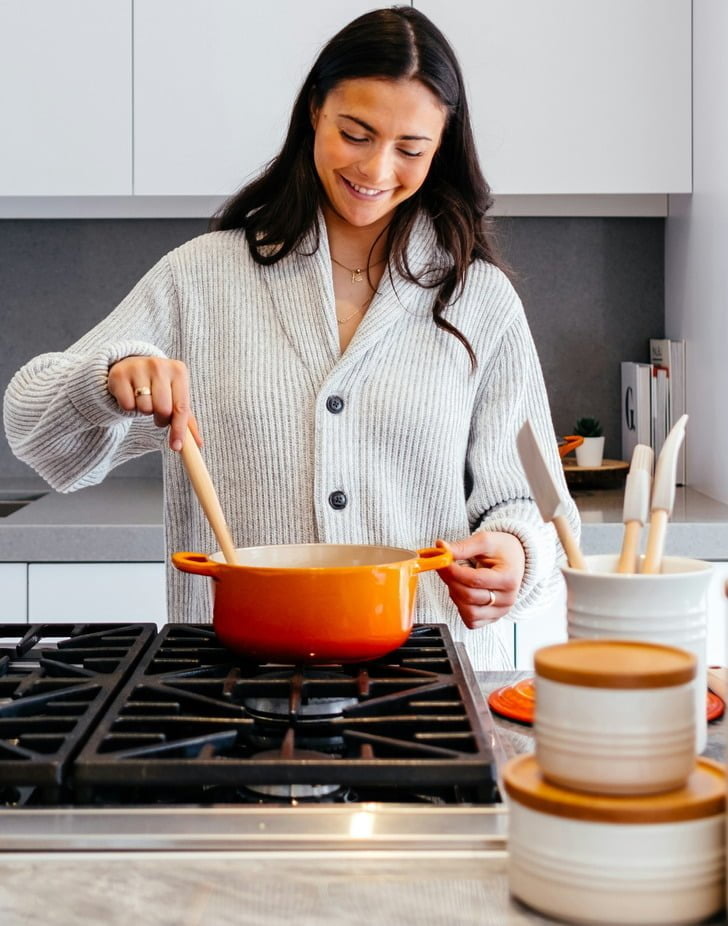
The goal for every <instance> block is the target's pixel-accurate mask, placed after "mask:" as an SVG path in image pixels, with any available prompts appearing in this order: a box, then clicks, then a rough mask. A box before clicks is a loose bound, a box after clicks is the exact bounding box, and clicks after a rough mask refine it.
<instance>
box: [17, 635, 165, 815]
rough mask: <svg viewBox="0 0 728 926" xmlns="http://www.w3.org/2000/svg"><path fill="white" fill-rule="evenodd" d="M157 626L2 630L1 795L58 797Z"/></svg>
mask: <svg viewBox="0 0 728 926" xmlns="http://www.w3.org/2000/svg"><path fill="white" fill-rule="evenodd" d="M155 630H156V628H155V627H154V625H153V624H31V625H28V624H0V791H4V790H6V789H9V793H13V787H14V786H16V785H17V786H39V788H40V792H39V793H41V794H42V795H43V796H44V797H45V798H47V799H49V800H50V799H54V798H55V797H57V796H58V794H59V789H60V787H61V785H62V783H63V779H64V774H65V771H66V769H67V767H68V765H69V763H70V762H71V761H72V759H73V756H74V755H75V753H76V752H77V751H78V750H79V748H80V747H81V745H82V744H83V742H84V740H85V738H86V736H87V734H88V732H89V730H90V728H91V726H92V725H93V723H94V722H95V721H96V719H97V717H98V715H99V714H100V713H101V711H102V710H103V709H104V707H105V706H106V704H107V703H108V702H109V701H110V699H111V698H112V696H113V695H114V693H115V692H116V691H117V690H118V689H119V687H120V686H121V684H122V683H123V682H124V681H125V680H126V678H127V677H128V675H129V672H130V671H131V669H132V667H133V665H134V663H135V662H136V660H137V659H138V658H139V656H140V655H141V653H142V652H143V650H144V648H145V647H146V646H147V645H148V643H149V642H150V641H151V640H152V638H153V636H154V634H155Z"/></svg>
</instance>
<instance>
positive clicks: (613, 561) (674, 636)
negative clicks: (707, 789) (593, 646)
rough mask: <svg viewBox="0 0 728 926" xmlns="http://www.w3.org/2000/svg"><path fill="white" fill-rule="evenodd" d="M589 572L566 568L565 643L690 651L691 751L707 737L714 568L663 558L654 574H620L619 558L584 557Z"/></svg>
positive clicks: (679, 558) (678, 558) (698, 749)
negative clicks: (640, 643) (628, 643)
mask: <svg viewBox="0 0 728 926" xmlns="http://www.w3.org/2000/svg"><path fill="white" fill-rule="evenodd" d="M585 559H586V563H587V570H588V571H587V570H582V569H571V568H570V567H565V568H564V569H563V570H562V572H563V574H564V578H565V579H566V598H567V610H566V618H567V631H568V635H569V639H605V638H606V639H620V640H645V641H646V642H648V643H664V644H665V645H667V646H678V647H681V648H682V649H686V650H688V651H689V652H691V653H692V654H693V655H694V656H695V658H696V660H697V673H696V675H695V682H694V686H695V687H694V690H695V703H694V708H695V725H696V726H695V733H696V736H695V751H696V752H702V751H703V750H704V749H705V746H706V742H707V735H708V723H707V711H706V697H707V687H708V679H707V665H706V661H707V660H706V648H705V647H706V642H705V640H706V632H707V622H708V616H707V607H708V605H707V601H708V585H709V583H710V577H711V570H712V567H711V565H710V563H705V562H703V561H702V560H697V559H688V558H687V557H684V556H665V557H663V559H662V572H660V573H658V574H657V575H642V574H632V575H629V574H624V573H618V572H617V571H616V570H617V563H618V561H619V557H618V556H611V555H600V556H587V557H585Z"/></svg>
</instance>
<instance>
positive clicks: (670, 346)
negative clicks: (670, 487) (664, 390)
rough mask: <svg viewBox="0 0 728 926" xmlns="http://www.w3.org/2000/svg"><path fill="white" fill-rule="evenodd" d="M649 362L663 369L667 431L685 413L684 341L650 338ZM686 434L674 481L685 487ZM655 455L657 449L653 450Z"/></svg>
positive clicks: (686, 434)
mask: <svg viewBox="0 0 728 926" xmlns="http://www.w3.org/2000/svg"><path fill="white" fill-rule="evenodd" d="M650 362H651V363H652V364H653V365H654V366H656V367H660V368H662V369H664V370H665V371H666V374H667V379H668V400H667V401H668V419H667V430H668V431H669V430H670V428H671V427H672V426H673V425H674V424H675V422H676V421H678V419H679V418H681V417H682V416H683V415H684V414H685V412H686V411H687V394H686V371H685V341H683V340H672V339H670V338H650ZM688 432H689V429H688V430H686V432H685V439H684V441H683V444H682V446H681V447H680V452H679V454H678V459H677V473H676V476H675V481H676V482H677V484H678V485H685V482H686V478H687V474H686V462H685V455H686V447H687V445H688ZM655 452H656V453H657V452H658V451H657V448H655Z"/></svg>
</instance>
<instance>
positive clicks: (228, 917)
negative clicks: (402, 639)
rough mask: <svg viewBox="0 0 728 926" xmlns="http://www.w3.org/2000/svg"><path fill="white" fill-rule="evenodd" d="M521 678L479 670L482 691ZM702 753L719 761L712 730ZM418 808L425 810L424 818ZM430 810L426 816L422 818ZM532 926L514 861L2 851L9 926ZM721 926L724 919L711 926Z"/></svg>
mask: <svg viewBox="0 0 728 926" xmlns="http://www.w3.org/2000/svg"><path fill="white" fill-rule="evenodd" d="M523 677H525V673H496V672H489V673H479V675H478V681H479V684H480V686H481V690H482V691H483V694H484V695H486V696H487V694H488V693H489V692H490V691H492V690H493V689H495V688H498V687H500V686H501V685H505V684H510V683H511V682H513V681H516V680H518V679H521V678H523ZM495 719H496V725H497V729H498V734H499V737H500V739H501V741H502V745H503V747H504V750H505V752H506V753H508V754H517V753H522V752H529V751H531V749H532V747H533V739H532V733H531V728H530V727H528V726H524V725H522V724H517V723H513V722H510V721H507V720H504V719H502V718H498V717H496V718H495ZM709 729H710V733H709V746H708V749H707V750H706V753H705V754H706V755H712V756H713V757H714V758H717V759H722V757H723V755H724V750H723V742H724V736H725V728H724V723H723V721H722V720H719V721H714V722H713V723H711V724H710V728H709ZM420 812H423V811H420ZM424 812H426V811H424ZM41 921H42V922H43V923H44V924H48V926H75V924H81V923H101V922H105V923H108V924H110V926H117V924H118V926H121V924H124V926H127V924H128V923H129V922H138V923H143V924H144V926H197V924H208V923H213V922H224V923H230V924H241V926H289V924H290V923H292V922H295V923H296V924H297V926H343V924H346V926H371V924H372V923H377V924H382V926H389V924H397V926H409V924H417V926H476V924H478V926H528V924H543V926H547V924H549V923H551V924H553V923H554V921H553V920H551V919H548V918H544V917H541V916H539V915H538V914H536V913H534V912H533V911H531V910H529V909H527V908H526V907H524V906H523V905H521V904H520V903H519V902H518V901H515V900H514V899H513V898H511V897H510V895H509V892H508V877H507V853H506V852H500V853H490V854H487V855H484V854H480V853H477V852H448V851H446V850H445V851H438V852H429V853H428V852H418V851H417V848H416V846H415V847H413V849H412V851H411V852H409V853H403V852H397V853H391V852H386V851H385V852H369V851H362V850H359V851H356V852H341V851H336V850H332V851H328V852H300V851H298V852H287V853H286V852H268V853H261V852H255V851H252V852H149V853H140V852H127V853H120V852H103V853H98V852H97V853H90V852H74V853H70V854H69V853H64V852H56V853H36V852H30V853H25V854H23V855H22V856H19V855H18V854H10V853H3V852H2V835H1V834H0V922H1V923H2V924H3V926H31V924H32V926H35V924H37V923H38V922H41ZM711 922H712V923H715V924H717V923H718V922H721V923H722V922H724V920H723V918H722V917H719V918H715V919H713V920H712V921H711Z"/></svg>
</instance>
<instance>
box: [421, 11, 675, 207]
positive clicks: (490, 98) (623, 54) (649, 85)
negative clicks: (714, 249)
mask: <svg viewBox="0 0 728 926" xmlns="http://www.w3.org/2000/svg"><path fill="white" fill-rule="evenodd" d="M414 5H415V6H416V7H417V8H418V9H421V10H422V11H423V12H424V13H425V14H426V15H427V16H429V17H430V18H431V19H432V20H433V21H434V22H435V23H436V24H437V25H438V26H439V28H440V29H441V30H442V31H443V32H444V33H445V35H446V36H447V37H448V38H449V39H450V41H451V43H452V45H453V46H454V48H455V51H456V52H457V54H458V57H459V59H460V63H461V65H462V68H463V72H464V74H465V78H466V83H467V86H468V91H469V95H470V104H471V110H472V116H473V121H474V124H475V130H476V137H477V141H478V149H479V153H480V157H481V160H482V164H483V169H484V173H485V175H486V177H487V179H488V182H489V183H490V185H491V187H492V188H493V191H494V193H495V194H496V195H498V194H529V193H530V194H612V193H621V194H638V193H643V194H644V193H648V194H649V193H684V192H690V190H691V183H692V178H691V2H690V0H588V2H587V0H546V2H545V0H477V2H475V0H473V2H470V3H466V2H461V3H454V2H453V0H415V2H414Z"/></svg>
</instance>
